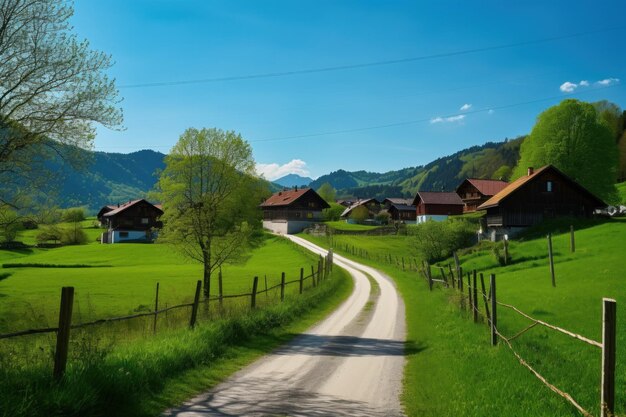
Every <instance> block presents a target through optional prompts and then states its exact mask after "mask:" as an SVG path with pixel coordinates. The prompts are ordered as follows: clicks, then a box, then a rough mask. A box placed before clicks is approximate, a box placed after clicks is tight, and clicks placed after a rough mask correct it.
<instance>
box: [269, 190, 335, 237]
mask: <svg viewBox="0 0 626 417" xmlns="http://www.w3.org/2000/svg"><path fill="white" fill-rule="evenodd" d="M260 207H261V209H262V210H263V227H264V228H266V229H269V230H271V231H273V232H276V233H284V234H291V233H298V232H301V231H302V230H303V229H305V228H306V227H309V226H310V225H311V223H313V222H319V221H321V220H322V210H323V209H326V208H329V207H330V206H329V205H328V203H327V202H326V201H324V199H323V198H322V197H320V196H319V194H317V193H316V192H315V190H313V189H312V188H301V189H298V188H295V189H293V190H284V191H279V192H277V193H274V194H273V195H272V196H270V197H269V198H268V199H267V200H265V201H264V202H263V203H261V205H260Z"/></svg>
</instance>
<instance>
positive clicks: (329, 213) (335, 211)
mask: <svg viewBox="0 0 626 417" xmlns="http://www.w3.org/2000/svg"><path fill="white" fill-rule="evenodd" d="M329 204H330V208H327V209H324V210H322V216H323V217H324V221H327V222H331V221H336V220H339V219H340V218H341V213H343V212H344V210H345V209H346V208H345V207H344V206H342V205H341V204H337V203H329Z"/></svg>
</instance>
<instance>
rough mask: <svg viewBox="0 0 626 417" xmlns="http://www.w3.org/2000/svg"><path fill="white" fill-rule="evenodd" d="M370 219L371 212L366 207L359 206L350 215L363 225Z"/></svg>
mask: <svg viewBox="0 0 626 417" xmlns="http://www.w3.org/2000/svg"><path fill="white" fill-rule="evenodd" d="M369 217H370V211H369V210H368V209H367V207H365V206H357V207H355V208H354V209H352V212H351V213H350V218H351V219H352V220H354V221H356V222H357V223H362V222H364V221H365V220H367V219H369Z"/></svg>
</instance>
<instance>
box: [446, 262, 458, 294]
mask: <svg viewBox="0 0 626 417" xmlns="http://www.w3.org/2000/svg"><path fill="white" fill-rule="evenodd" d="M448 270H450V281H452V288H456V284H455V282H454V272H452V265H450V264H448Z"/></svg>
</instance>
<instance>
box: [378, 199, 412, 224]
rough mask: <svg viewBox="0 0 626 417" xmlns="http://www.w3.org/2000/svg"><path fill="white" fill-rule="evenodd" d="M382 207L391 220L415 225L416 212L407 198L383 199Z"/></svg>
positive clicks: (410, 200)
mask: <svg viewBox="0 0 626 417" xmlns="http://www.w3.org/2000/svg"><path fill="white" fill-rule="evenodd" d="M383 205H384V207H385V210H387V213H389V215H390V216H391V220H393V221H395V222H402V223H407V224H411V223H416V221H417V212H416V207H415V206H414V205H413V200H412V199H409V198H385V199H384V200H383Z"/></svg>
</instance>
